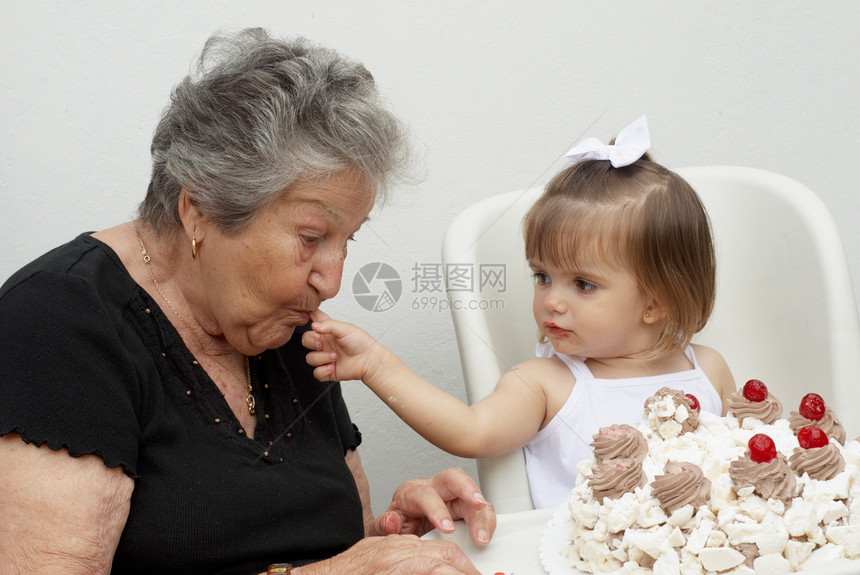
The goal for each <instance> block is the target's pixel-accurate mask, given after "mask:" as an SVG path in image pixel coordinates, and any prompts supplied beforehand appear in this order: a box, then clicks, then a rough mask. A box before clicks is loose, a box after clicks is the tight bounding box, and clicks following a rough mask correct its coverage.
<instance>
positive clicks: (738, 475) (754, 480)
mask: <svg viewBox="0 0 860 575" xmlns="http://www.w3.org/2000/svg"><path fill="white" fill-rule="evenodd" d="M729 477H730V478H731V480H732V483H734V485H735V491H738V490H739V489H743V488H744V487H750V486H752V488H753V490H754V491H755V492H756V493H758V494H759V495H761V496H762V497H764V498H765V499H779V500H780V501H782V502H783V503H784V504H785V505H786V507H788V506H789V505H791V499H792V497H794V488H795V486H796V485H797V481H796V480H795V478H794V472H793V471H792V470H791V468H790V467H789V466H788V461H786V459H785V456H784V455H783V454H781V453H778V454H777V456H776V457H775V458H774V459H772V460H771V461H768V462H767V463H756V462H755V461H753V460H752V459H750V458H749V456H748V455H745V456H744V457H741V458H740V459H736V460H734V461H732V462H731V463H730V464H729Z"/></svg>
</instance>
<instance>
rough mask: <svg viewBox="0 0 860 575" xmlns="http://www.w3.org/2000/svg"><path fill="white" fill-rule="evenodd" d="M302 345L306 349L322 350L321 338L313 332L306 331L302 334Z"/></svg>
mask: <svg viewBox="0 0 860 575" xmlns="http://www.w3.org/2000/svg"><path fill="white" fill-rule="evenodd" d="M302 345H303V346H305V347H306V348H308V349H315V350H317V351H319V350H321V349H322V348H323V339H322V336H321V335H320V334H318V333H316V332H313V331H306V332H305V333H303V334H302Z"/></svg>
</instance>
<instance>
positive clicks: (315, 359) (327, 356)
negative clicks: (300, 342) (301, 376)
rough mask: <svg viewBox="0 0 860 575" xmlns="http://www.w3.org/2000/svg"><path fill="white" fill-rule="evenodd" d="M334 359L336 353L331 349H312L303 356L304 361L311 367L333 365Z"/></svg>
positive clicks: (335, 358)
mask: <svg viewBox="0 0 860 575" xmlns="http://www.w3.org/2000/svg"><path fill="white" fill-rule="evenodd" d="M335 360H337V354H336V353H334V352H333V351H312V352H310V353H309V354H307V355H306V356H305V361H307V362H308V365H310V366H312V367H320V366H322V365H334V362H335Z"/></svg>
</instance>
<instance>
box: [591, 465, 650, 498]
mask: <svg viewBox="0 0 860 575" xmlns="http://www.w3.org/2000/svg"><path fill="white" fill-rule="evenodd" d="M647 481H648V479H647V477H646V476H645V471H644V470H643V469H642V462H641V461H637V460H635V459H607V460H606V461H602V462H600V463H598V464H597V465H595V466H594V468H592V470H591V477H589V478H588V484H589V487H591V491H592V494H593V496H594V499H596V500H597V501H599V502H600V503H601V504H602V503H603V500H604V499H606V498H607V497H608V498H609V499H618V498H619V497H621V496H622V495H624V494H625V493H630V492H632V491H633V490H634V489H636V488H637V487H644V486H645V483H647Z"/></svg>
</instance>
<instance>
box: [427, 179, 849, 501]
mask: <svg viewBox="0 0 860 575" xmlns="http://www.w3.org/2000/svg"><path fill="white" fill-rule="evenodd" d="M677 172H678V173H679V174H680V175H681V176H683V177H684V178H685V179H687V181H689V182H690V184H691V185H692V186H693V187H694V188H695V189H696V191H697V192H698V193H699V195H700V197H701V198H702V201H703V203H704V204H705V207H706V209H707V210H708V214H709V216H710V218H711V223H712V227H713V233H714V241H715V244H716V250H717V262H718V264H717V265H718V268H717V279H718V285H717V301H716V305H715V308H714V312H713V314H712V316H711V319H710V321H709V322H708V325H707V327H706V328H705V329H704V330H703V331H702V332H701V333H699V334H697V336H696V337H695V338H694V341H695V342H697V343H702V344H705V345H709V346H712V347H714V348H715V349H717V350H718V351H719V352H720V353H721V354H722V355H723V356H724V357H725V358H726V360H727V361H728V364H729V366H730V367H731V369H732V372H733V374H734V376H735V382H736V383H737V384H738V386H739V387H740V386H742V385H743V384H744V382H746V381H747V380H748V379H752V378H756V379H760V380H762V381H764V382H765V384H767V386H768V388H769V389H770V390H771V391H772V392H773V393H774V394H775V395H776V396H777V397H779V398H780V399H781V400H782V402H783V405H784V408H785V415H786V416H787V415H788V412H789V411H791V410H797V408H798V405H799V402H800V398H801V397H802V396H803V395H804V394H806V393H809V392H813V391H814V392H816V393H819V394H820V395H821V396H822V397H824V399H825V401H826V402H827V403H828V404H829V405H831V406H833V407H834V409H835V411H836V413H837V415H838V416H839V418H840V420H841V421H842V423H843V425H845V427H846V431H847V432H848V436H849V438H853V437H856V436H857V435H858V434H860V385H858V384H860V322H858V317H857V309H856V305H855V300H854V292H853V289H852V286H851V279H850V276H849V271H848V265H847V261H846V257H845V253H844V249H843V246H842V242H841V239H840V237H839V233H838V231H837V229H836V226H835V223H834V221H833V218H832V216H831V215H830V213H829V212H828V211H827V208H826V207H825V206H824V204H823V203H822V202H821V200H820V199H819V198H818V197H817V196H816V195H815V194H814V193H813V192H812V191H811V190H809V188H807V187H805V186H803V185H801V184H800V183H798V182H796V181H794V180H792V179H790V178H787V177H785V176H781V175H779V174H774V173H771V172H766V171H763V170H758V169H753V168H742V167H736V166H705V167H694V168H683V169H679V170H677ZM541 192H542V189H539V188H532V189H528V190H525V191H519V192H509V193H505V194H500V195H498V196H494V197H491V198H488V199H486V200H483V201H480V202H478V203H476V204H474V205H472V206H470V207H469V208H467V209H466V210H464V211H463V212H462V213H461V214H459V215H458V217H457V218H456V219H455V220H454V221H453V222H452V223H451V225H450V227H449V229H448V231H447V233H446V235H445V239H444V242H443V249H442V259H443V262H444V263H445V264H446V265H472V266H474V270H475V273H476V274H477V277H479V278H486V279H489V278H490V277H493V278H494V281H482V282H481V285H480V288H481V289H480V292H479V293H478V292H477V290H474V291H470V292H461V291H456V290H452V289H450V288H449V292H448V296H449V298H450V300H451V313H452V316H453V321H454V329H455V332H456V335H457V343H458V346H459V350H460V359H461V362H462V367H463V376H464V379H465V385H466V391H467V395H468V398H469V401H470V402H475V401H477V400H479V399H480V398H482V397H484V396H486V395H487V394H489V393H490V392H492V391H493V389H494V388H495V385H496V383H497V381H498V380H499V378H500V377H501V375H502V374H503V373H504V372H505V371H506V370H507V369H508V368H510V367H511V366H513V365H516V364H517V363H519V362H521V361H524V360H525V359H528V358H530V357H533V355H534V347H535V343H536V341H537V328H536V326H535V323H534V319H533V317H532V310H531V306H532V278H531V272H530V270H529V268H528V266H527V265H526V262H525V252H524V246H523V238H522V228H521V223H522V219H523V216H524V215H525V212H526V211H527V210H528V208H529V207H530V206H531V205H532V203H533V202H534V201H535V199H536V198H537V197H538V196H539V195H540V194H541ZM500 269H504V271H505V276H504V280H505V282H504V284H503V285H502V284H500V282H499V281H498V271H499V270H500ZM493 270H495V273H496V275H495V276H491V272H492V271H493ZM476 300H477V301H476ZM477 465H478V476H479V481H480V484H481V489H482V490H483V492H484V495H485V496H486V497H487V498H488V499H489V500H490V501H491V502H492V503H493V504H494V505H495V507H496V510H497V511H499V512H502V513H507V512H515V511H521V510H525V509H531V508H532V501H531V494H530V492H529V488H528V479H527V477H526V472H525V457H524V455H523V453H522V450H517V451H516V452H513V453H510V454H507V455H503V456H499V457H492V458H487V459H481V460H478V462H477Z"/></svg>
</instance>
